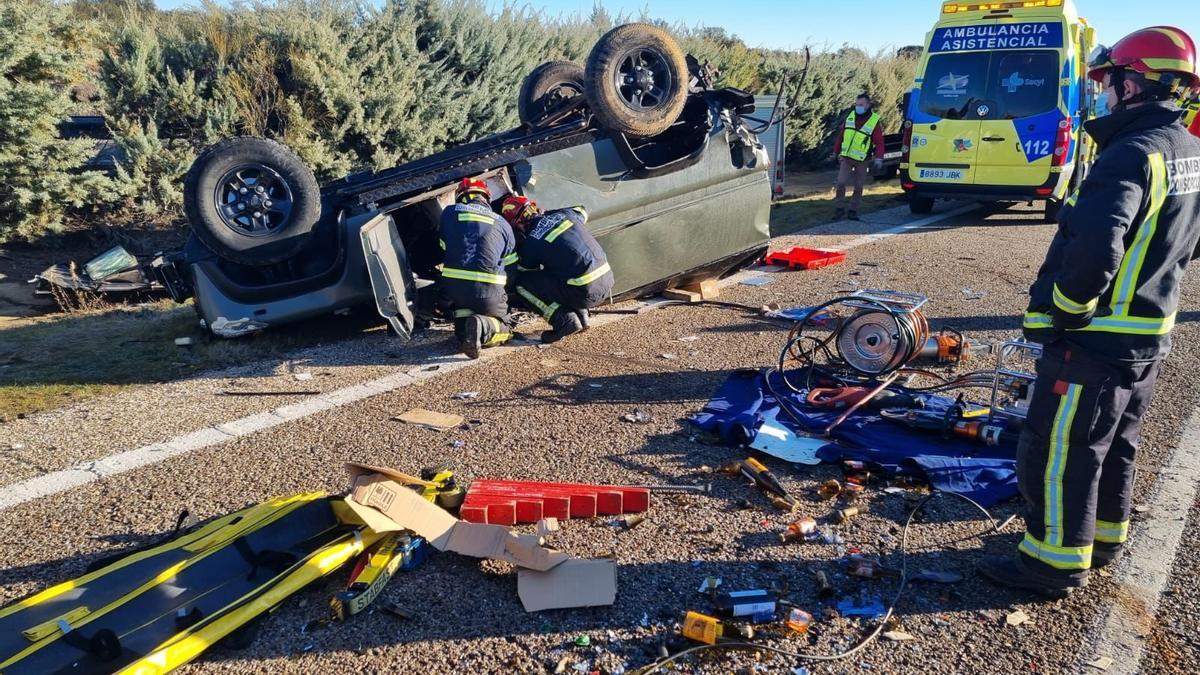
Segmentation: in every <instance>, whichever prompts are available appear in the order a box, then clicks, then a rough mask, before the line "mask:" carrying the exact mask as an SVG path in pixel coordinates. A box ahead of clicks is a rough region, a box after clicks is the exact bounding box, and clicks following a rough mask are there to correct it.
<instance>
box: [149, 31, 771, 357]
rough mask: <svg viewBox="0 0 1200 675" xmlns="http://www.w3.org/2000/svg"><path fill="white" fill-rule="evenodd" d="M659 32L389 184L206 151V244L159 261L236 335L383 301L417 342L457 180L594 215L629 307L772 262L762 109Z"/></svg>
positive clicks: (401, 169)
mask: <svg viewBox="0 0 1200 675" xmlns="http://www.w3.org/2000/svg"><path fill="white" fill-rule="evenodd" d="M714 79H715V72H714V71H712V70H711V69H710V68H708V67H707V66H704V65H700V64H699V63H697V62H696V60H695V59H693V58H692V57H690V56H685V55H684V54H683V52H682V51H680V49H679V47H678V46H677V45H676V44H675V42H674V41H673V40H672V39H671V38H670V37H669V36H668V35H667V34H666V33H665V32H663V31H662V30H660V29H658V28H656V27H653V26H648V25H644V24H628V25H624V26H619V27H617V28H615V29H613V30H612V31H610V32H609V33H608V34H607V35H605V36H604V37H603V38H601V40H600V41H599V42H598V43H597V44H596V46H595V47H594V48H593V50H592V52H591V53H590V55H589V56H588V59H587V63H586V66H585V67H580V66H579V65H578V64H575V63H571V62H564V61H554V62H549V63H546V64H543V65H542V66H539V67H538V68H536V69H535V70H534V71H533V72H532V73H530V75H529V76H528V77H527V78H526V80H525V82H524V85H523V86H522V88H521V92H520V97H519V112H520V118H521V122H522V123H521V125H520V126H519V127H517V128H515V129H512V130H510V131H505V132H502V133H498V134H495V135H492V136H489V137H486V138H483V139H480V140H478V141H474V142H471V143H468V144H466V145H461V146H458V147H455V148H451V149H448V150H445V151H443V152H440V153H437V154H434V155H431V156H429V157H426V158H424V159H420V160H416V161H413V162H410V163H408V164H404V165H401V166H398V167H395V168H392V169H388V170H384V171H379V172H375V173H362V174H355V175H351V176H347V177H345V178H342V179H339V180H337V181H335V182H332V183H330V184H327V185H324V186H320V187H319V186H318V185H317V182H316V180H315V178H314V177H313V174H312V172H311V171H310V170H309V169H308V168H307V167H306V166H305V165H304V164H303V163H302V162H301V160H300V159H299V158H298V157H296V156H295V155H294V154H292V153H291V152H290V151H289V150H287V149H286V148H284V147H283V146H281V145H279V144H277V143H274V142H272V141H268V140H264V139H260V138H250V137H237V138H229V139H226V140H224V141H221V142H219V143H217V144H216V145H214V146H212V147H210V148H208V149H207V150H206V151H205V152H203V153H202V154H201V155H200V157H198V158H197V160H196V162H195V164H194V165H193V166H192V169H191V171H190V172H189V174H188V176H187V180H186V184H185V209H186V213H187V217H188V220H189V222H190V225H191V229H192V234H191V237H190V240H189V242H188V244H187V245H186V246H185V248H184V250H183V251H182V252H180V253H177V254H175V255H172V256H167V257H165V258H163V259H160V260H159V261H157V262H156V265H155V270H156V273H157V275H158V277H159V279H160V281H161V282H162V283H163V285H164V286H166V287H167V289H168V290H169V292H170V293H171V295H172V297H173V298H174V299H175V300H176V301H180V302H182V301H184V300H185V299H187V298H188V297H189V296H193V297H195V301H196V307H197V310H198V311H199V313H200V315H201V318H202V319H203V321H204V323H205V325H207V327H208V328H209V329H210V330H211V331H212V332H213V333H215V334H217V335H220V336H224V337H235V336H238V335H244V334H247V333H252V332H255V331H258V330H262V329H264V328H267V327H269V326H275V325H279V324H283V323H287V322H292V321H297V320H301V319H306V318H310V317H314V316H319V315H323V314H329V313H333V312H341V311H344V310H347V309H349V308H350V307H352V306H355V305H361V304H367V303H374V304H375V305H376V306H377V308H378V310H379V312H380V313H381V314H382V315H383V316H384V317H385V318H386V319H387V320H388V321H389V322H390V323H391V325H392V327H393V328H394V329H395V330H396V332H397V333H399V334H400V335H402V336H408V335H410V334H411V333H412V331H413V330H414V328H415V327H416V324H417V322H418V318H417V317H418V316H419V313H418V311H417V310H418V308H419V305H418V298H427V297H433V296H434V295H435V294H434V293H431V292H430V291H431V290H436V284H437V281H438V278H439V266H440V264H441V262H442V250H441V247H440V246H439V245H438V232H437V229H438V219H439V215H440V213H441V211H442V209H444V208H445V207H447V206H449V205H450V204H452V203H453V199H454V185H455V183H456V182H457V181H458V180H460V179H462V178H464V177H467V176H472V177H478V178H480V179H483V180H485V181H487V183H488V185H489V187H490V188H491V194H492V197H493V198H494V199H495V200H496V203H497V204H498V203H499V201H500V200H501V199H503V198H504V197H505V196H506V195H508V194H511V193H517V194H522V195H525V196H528V197H530V198H532V199H534V200H536V201H537V202H538V203H539V204H540V205H542V206H543V207H545V208H561V207H566V206H572V205H582V206H584V207H585V208H586V210H587V212H588V214H589V215H590V219H589V223H588V226H589V228H590V229H591V230H592V232H593V233H594V234H595V235H596V237H597V239H598V240H599V241H600V243H601V245H602V246H603V247H604V249H605V252H606V254H607V256H608V259H609V262H610V264H611V266H612V269H613V272H614V276H615V279H616V285H615V288H614V289H613V294H614V299H621V298H628V297H633V296H636V295H641V294H648V293H653V292H657V291H659V290H662V289H663V288H666V287H669V286H672V285H678V284H683V283H688V282H690V281H695V280H699V279H703V278H710V277H714V276H720V275H722V274H725V273H728V272H730V271H732V270H734V269H737V268H739V267H742V266H744V265H746V264H747V263H749V262H751V261H753V260H756V259H757V258H759V257H760V256H761V255H762V253H763V251H764V250H765V248H766V245H767V241H768V237H769V233H768V218H769V209H770V199H771V192H770V190H771V187H770V181H769V178H768V171H767V168H768V167H767V164H768V160H767V155H766V152H765V149H764V148H763V146H762V145H761V144H760V143H759V142H758V139H757V136H756V132H761V131H762V130H763V129H764V128H765V127H766V126H767V125H769V124H770V123H771V120H767V121H765V122H764V121H762V120H755V119H753V118H751V117H749V115H750V113H751V112H752V111H753V109H754V99H753V96H751V95H750V94H747V93H746V92H744V91H741V90H738V89H733V88H724V89H717V88H715V87H714V86H713V80H714Z"/></svg>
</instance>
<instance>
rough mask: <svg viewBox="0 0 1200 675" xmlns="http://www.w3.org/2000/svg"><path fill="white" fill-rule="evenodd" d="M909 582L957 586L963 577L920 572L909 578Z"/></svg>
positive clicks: (952, 574)
mask: <svg viewBox="0 0 1200 675" xmlns="http://www.w3.org/2000/svg"><path fill="white" fill-rule="evenodd" d="M909 580H910V581H930V582H933V583H935V584H957V583H958V582H960V581H962V580H963V575H961V574H958V573H957V572H937V571H934V570H921V571H919V572H917V573H916V574H914V575H912V576H910V577H909Z"/></svg>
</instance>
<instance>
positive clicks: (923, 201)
mask: <svg viewBox="0 0 1200 675" xmlns="http://www.w3.org/2000/svg"><path fill="white" fill-rule="evenodd" d="M908 210H909V212H910V213H921V214H924V213H933V197H918V196H917V195H914V194H910V195H908Z"/></svg>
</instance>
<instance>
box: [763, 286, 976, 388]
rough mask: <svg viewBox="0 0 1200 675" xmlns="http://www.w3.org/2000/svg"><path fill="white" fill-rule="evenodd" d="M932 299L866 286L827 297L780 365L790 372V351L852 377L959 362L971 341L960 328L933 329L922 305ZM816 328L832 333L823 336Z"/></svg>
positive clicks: (797, 330) (798, 329)
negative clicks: (788, 367)
mask: <svg viewBox="0 0 1200 675" xmlns="http://www.w3.org/2000/svg"><path fill="white" fill-rule="evenodd" d="M928 301H929V298H928V297H926V296H924V295H921V294H918V293H906V292H901V291H887V290H879V289H866V290H861V291H858V292H856V293H854V294H852V295H849V296H844V297H840V298H836V299H834V300H830V301H828V302H825V303H822V304H821V305H818V306H816V307H814V308H812V309H811V310H810V311H809V313H808V315H807V316H806V317H805V318H804V320H802V321H800V322H799V323H798V324H797V325H796V326H795V327H794V328H793V329H792V332H791V333H790V334H789V336H788V345H787V347H786V348H785V349H784V352H783V353H782V354H781V355H780V368H779V370H780V372H786V371H785V368H784V366H785V362H786V361H787V358H788V357H789V356H790V357H791V359H792V360H793V361H796V362H799V366H800V367H801V368H805V367H809V368H811V367H812V366H816V365H821V366H822V369H823V370H830V369H832V370H833V371H836V372H841V373H843V374H844V376H845V377H846V379H850V380H864V379H866V380H870V379H876V378H880V377H884V376H887V375H889V374H891V373H895V372H896V371H898V370H900V369H902V368H905V367H906V366H911V365H913V364H914V363H918V362H921V363H934V364H950V363H957V362H958V361H960V360H962V359H963V358H964V357H965V356H966V355H967V354H968V353H969V350H970V345H969V344H968V342H967V340H966V339H965V338H964V337H963V336H962V334H961V333H958V332H957V331H954V330H950V329H947V330H944V331H943V332H942V333H941V334H937V335H934V334H931V331H930V329H929V321H928V320H927V319H926V318H925V314H924V313H923V312H922V311H921V308H922V307H923V306H924V305H925V304H926V303H927V302H928ZM814 329H818V330H827V331H828V332H829V334H828V335H827V336H822V337H818V335H816V334H814V333H816V330H814ZM818 361H820V362H821V363H820V364H818ZM785 381H786V378H785ZM788 386H789V387H792V385H791V383H790V382H789V383H788ZM792 388H793V389H796V388H795V387H792Z"/></svg>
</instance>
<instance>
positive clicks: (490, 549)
mask: <svg viewBox="0 0 1200 675" xmlns="http://www.w3.org/2000/svg"><path fill="white" fill-rule="evenodd" d="M346 469H347V471H349V472H350V479H351V486H350V494H349V495H347V497H346V499H345V504H346V507H347V508H349V509H350V510H351V511H353V512H354V513H355V515H357V516H358V517H359V518H361V519H362V521H363V523H364V524H366V525H367V527H369V528H371V529H372V530H375V531H376V532H397V531H400V530H412V531H413V532H416V533H417V534H419V535H421V536H422V537H425V539H427V540H428V541H429V544H430V545H431V546H433V547H434V548H436V549H437V550H439V551H452V552H454V553H459V554H461V555H468V556H472V557H475V558H489V559H492V560H504V561H506V562H510V563H512V564H514V565H516V566H517V567H518V568H519V569H518V571H517V595H518V596H520V598H521V604H522V605H523V606H524V607H525V611H527V612H536V611H540V610H543V609H565V608H571V607H597V606H602V605H611V604H613V602H615V601H616V597H617V563H616V561H614V560H612V559H610V558H600V559H594V560H582V559H576V558H571V557H570V556H568V555H567V554H566V553H563V552H561V551H555V550H554V549H549V548H546V547H545V546H543V545H542V538H541V537H539V536H538V535H536V534H516V533H514V532H513V531H512V530H510V529H508V528H507V527H504V526H502V525H485V524H482V523H468V522H466V521H463V520H459V519H457V518H455V517H454V516H452V515H451V514H449V513H447V512H446V511H445V510H443V509H442V508H441V507H439V506H437V505H435V504H433V503H432V502H429V501H426V500H425V498H423V497H422V496H421V495H420V493H418V492H417V491H416V490H413V489H412V488H411V487H409V486H410V485H414V484H420V483H421V482H422V481H421V480H420V479H418V478H414V477H413V476H410V475H408V474H405V473H401V472H399V471H395V470H393V469H388V468H385V467H378V466H370V465H367V464H347V465H346Z"/></svg>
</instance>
